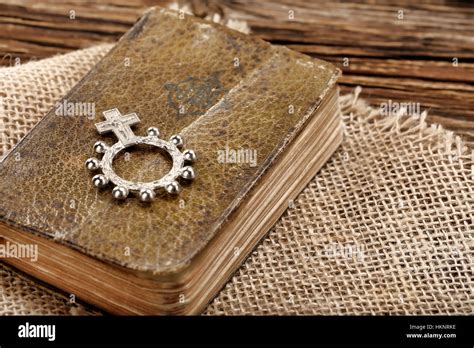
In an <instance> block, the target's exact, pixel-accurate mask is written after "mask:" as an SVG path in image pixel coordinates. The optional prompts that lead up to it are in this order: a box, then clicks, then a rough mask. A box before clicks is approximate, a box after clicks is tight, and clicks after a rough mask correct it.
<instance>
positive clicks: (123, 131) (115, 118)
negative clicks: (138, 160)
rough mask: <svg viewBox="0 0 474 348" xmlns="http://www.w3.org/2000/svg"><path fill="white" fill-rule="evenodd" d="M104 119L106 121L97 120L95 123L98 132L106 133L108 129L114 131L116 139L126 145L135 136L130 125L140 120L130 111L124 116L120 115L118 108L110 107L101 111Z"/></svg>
mask: <svg viewBox="0 0 474 348" xmlns="http://www.w3.org/2000/svg"><path fill="white" fill-rule="evenodd" d="M103 114H104V116H105V119H106V120H107V121H103V122H99V123H96V124H95V127H96V128H97V131H98V132H99V134H104V133H108V132H110V131H112V132H114V134H115V135H116V136H117V138H118V140H119V141H120V142H121V143H122V144H123V145H128V144H130V143H131V141H132V139H134V138H135V134H134V133H133V131H132V129H131V128H130V126H133V125H134V124H137V123H138V122H140V119H139V118H138V116H137V114H136V113H131V114H128V115H125V116H122V114H121V113H120V111H119V110H118V109H110V110H107V111H104V112H103Z"/></svg>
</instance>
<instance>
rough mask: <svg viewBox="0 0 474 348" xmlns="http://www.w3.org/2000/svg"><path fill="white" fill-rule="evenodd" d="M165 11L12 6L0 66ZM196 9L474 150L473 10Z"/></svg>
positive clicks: (114, 34)
mask: <svg viewBox="0 0 474 348" xmlns="http://www.w3.org/2000/svg"><path fill="white" fill-rule="evenodd" d="M166 3H167V1H165V0H163V1H158V2H156V1H149V0H135V1H127V0H105V1H83V0H66V1H53V0H42V1H39V2H38V1H33V0H7V1H4V2H3V3H2V4H0V28H1V30H0V65H9V64H11V62H12V61H13V60H12V58H15V57H20V58H21V59H22V61H27V60H28V59H31V58H35V59H39V58H43V57H48V56H51V55H53V54H56V53H63V52H68V51H71V50H75V49H78V48H82V47H87V46H91V45H93V44H96V43H99V42H113V41H115V40H117V39H118V38H119V37H120V36H121V35H122V34H123V33H124V32H125V31H126V30H128V28H129V27H130V26H131V25H132V24H133V23H134V22H135V20H136V19H137V17H138V16H139V15H140V14H141V13H142V12H143V11H144V10H145V9H146V8H147V7H148V6H150V5H152V4H160V5H166ZM191 8H192V10H193V11H194V12H195V13H196V14H197V15H199V16H202V17H203V16H206V15H207V14H209V13H219V14H221V15H222V16H224V17H232V18H236V19H242V20H246V21H247V22H248V24H249V26H250V27H251V29H252V35H255V36H258V37H260V38H263V39H265V40H269V41H271V42H273V43H276V44H284V45H287V46H289V47H290V48H292V49H295V50H297V51H300V52H303V53H306V54H309V55H311V56H314V57H318V58H321V59H325V60H328V61H331V62H333V63H335V64H336V65H337V66H339V67H340V68H341V69H342V70H343V72H344V75H343V76H342V78H341V89H342V90H343V91H349V90H351V89H352V88H354V86H356V85H361V86H362V87H363V88H364V89H363V95H362V96H363V97H364V98H367V99H368V100H369V102H371V103H373V104H374V105H375V106H376V105H380V103H383V102H387V100H389V99H392V100H394V101H399V102H417V103H420V104H421V107H422V108H426V109H428V110H429V119H428V120H429V121H432V122H437V123H441V124H443V125H444V126H445V127H447V128H448V129H452V130H455V131H456V132H457V133H459V134H462V135H463V137H464V138H465V139H466V140H467V141H468V142H469V144H470V145H472V146H474V107H473V106H474V24H473V23H474V4H473V3H471V2H469V1H465V2H463V1H457V2H446V1H442V0H440V1H437V0H433V1H431V0H430V1H426V0H425V1H418V2H413V1H408V0H397V1H392V0H386V1H374V0H359V1H357V2H353V1H342V2H333V1H325V0H321V1H311V2H309V1H304V0H278V1H250V0H237V1H235V0H230V1H212V0H207V1H206V0H203V1H193V2H192V4H191ZM72 10H73V11H75V14H76V18H75V19H71V18H70V11H72ZM291 15H293V17H291ZM2 58H3V59H2ZM347 59H348V60H347ZM345 62H346V63H347V62H348V63H349V64H348V65H347V64H344V63H345Z"/></svg>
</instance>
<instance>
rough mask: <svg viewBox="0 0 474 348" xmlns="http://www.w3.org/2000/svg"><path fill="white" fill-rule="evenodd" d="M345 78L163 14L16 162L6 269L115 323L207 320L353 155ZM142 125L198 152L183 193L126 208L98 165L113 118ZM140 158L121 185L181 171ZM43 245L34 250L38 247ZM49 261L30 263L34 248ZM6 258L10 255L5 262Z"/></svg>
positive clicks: (6, 215) (138, 29) (140, 30)
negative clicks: (261, 247) (344, 107)
mask: <svg viewBox="0 0 474 348" xmlns="http://www.w3.org/2000/svg"><path fill="white" fill-rule="evenodd" d="M338 75H339V71H338V70H337V69H336V68H335V67H333V66H332V65H331V64H329V63H326V62H323V61H320V60H316V59H312V58H310V57H307V56H305V55H302V54H299V53H296V52H293V51H291V50H289V49H287V48H285V47H280V46H272V45H270V44H269V43H266V42H264V41H261V40H259V39H255V38H252V37H249V36H246V35H244V34H241V33H238V32H235V31H232V30H230V29H228V28H225V27H222V26H219V25H217V24H213V23H208V22H206V21H203V20H200V19H197V18H194V17H189V16H184V17H183V16H181V15H180V14H178V13H176V12H173V11H168V10H163V9H159V8H153V9H151V10H149V11H147V12H146V13H145V14H144V15H143V16H142V18H141V19H140V20H139V21H138V22H137V23H136V24H135V26H134V27H133V28H132V29H131V30H130V31H129V32H128V33H127V34H126V35H124V36H123V37H122V38H121V40H120V41H119V42H118V44H117V45H116V46H115V47H114V48H113V49H112V51H111V52H110V53H109V54H108V55H107V56H106V57H105V58H104V59H103V60H102V61H101V62H100V63H99V64H97V65H96V66H95V67H94V68H93V69H92V70H91V71H90V72H89V74H88V75H87V76H86V77H85V78H84V79H83V80H82V81H81V82H80V83H79V84H78V85H77V86H76V87H75V88H73V90H72V91H71V92H70V93H69V94H68V95H67V96H66V97H65V98H64V99H63V100H62V101H61V102H60V103H58V105H57V106H56V107H55V108H54V109H53V110H51V111H50V112H49V113H48V115H46V116H45V118H44V119H43V120H42V121H41V122H40V123H39V124H38V125H37V126H36V127H35V128H34V129H33V130H32V131H31V132H30V133H29V134H28V135H27V136H26V137H25V138H24V139H23V140H22V141H21V142H20V143H19V144H18V145H17V146H16V147H15V148H14V149H13V150H12V151H11V152H10V153H9V154H8V156H6V157H5V159H4V160H3V162H2V163H1V168H0V177H1V182H0V242H1V246H2V247H3V250H4V251H5V250H17V252H18V253H19V254H18V255H13V254H10V255H6V258H5V259H4V260H5V261H6V262H8V263H10V264H11V265H13V266H15V267H16V268H18V269H20V270H22V271H24V272H26V273H27V274H30V275H31V276H34V277H36V278H38V279H40V280H41V281H43V282H45V283H47V284H50V285H51V286H54V287H56V288H59V289H61V290H62V291H64V292H65V293H70V294H74V295H75V296H76V297H77V298H79V299H81V300H83V301H85V302H88V303H90V304H93V305H95V306H98V307H100V308H103V309H105V310H106V311H108V312H111V313H116V314H193V313H199V312H200V311H202V309H203V308H204V307H205V305H206V304H207V303H208V302H209V301H210V300H211V299H212V297H213V296H215V294H216V293H217V292H218V290H219V289H220V288H221V287H222V286H223V285H224V284H225V282H226V281H227V280H228V278H229V277H230V276H231V274H232V272H234V271H235V270H236V269H237V268H238V267H239V265H240V264H241V262H242V261H243V260H244V258H245V257H246V256H247V255H248V254H249V252H250V251H251V250H252V248H254V247H255V245H256V244H257V242H258V241H259V240H260V239H261V238H262V237H263V236H264V235H265V233H266V232H267V231H268V230H269V229H270V228H271V227H272V225H273V224H274V223H275V222H276V221H277V220H278V218H279V217H280V216H281V214H282V213H283V211H284V210H285V209H287V207H288V204H289V202H290V201H291V200H292V199H294V198H295V197H296V195H297V194H298V193H299V192H300V191H301V190H302V189H303V188H304V186H305V185H306V184H307V183H308V182H309V180H310V179H311V178H312V177H313V176H314V175H315V174H316V173H317V172H318V170H319V169H320V168H321V166H322V165H323V164H324V163H325V161H326V160H327V159H328V158H329V157H330V156H331V154H332V153H333V152H334V150H335V149H336V148H337V146H338V145H339V144H340V142H341V138H342V130H341V119H340V112H339V107H338V102H337V96H338V91H337V85H336V80H337V77H338ZM114 108H117V109H118V110H119V111H120V112H121V113H122V115H126V114H131V113H136V115H138V117H139V118H140V122H139V123H138V124H136V125H134V126H133V127H132V129H133V132H134V133H135V134H142V135H143V134H146V130H147V128H148V127H152V126H154V127H158V128H159V129H160V132H161V137H162V138H163V139H168V138H169V137H170V136H171V135H172V134H179V135H181V136H182V137H183V138H184V141H185V144H184V145H185V148H191V149H193V150H194V151H195V153H196V154H197V157H198V159H197V162H196V163H194V165H193V166H194V170H195V173H196V178H195V179H194V181H193V182H192V183H191V184H185V183H184V182H183V183H182V191H181V193H180V194H179V195H169V194H167V193H166V192H156V194H157V197H156V199H155V201H153V202H150V203H144V202H141V201H140V200H139V199H138V198H137V197H135V196H131V197H129V198H128V199H126V200H124V201H117V200H116V199H114V198H113V196H112V194H111V189H112V186H110V185H109V186H107V187H105V188H103V189H101V190H98V189H97V188H96V187H94V186H93V185H92V182H91V177H92V175H91V174H90V173H89V171H88V170H87V169H86V168H85V166H84V162H85V160H86V159H87V158H89V157H92V156H94V152H93V150H92V146H93V144H94V143H95V142H96V141H97V140H103V141H105V142H107V143H108V144H109V145H111V144H113V143H115V142H116V140H117V139H116V138H115V137H114V135H113V134H105V135H99V134H98V133H97V130H96V127H95V124H96V123H98V122H101V121H103V120H104V115H103V112H104V111H106V110H110V109H114ZM170 167H171V164H170V159H169V158H168V157H167V156H166V154H165V153H162V152H161V151H160V150H159V149H158V150H157V149H156V148H152V147H149V146H142V145H137V146H134V147H132V148H130V149H126V151H123V153H120V155H119V156H118V157H117V158H116V160H115V161H114V169H115V171H116V173H117V174H118V175H119V176H121V177H123V178H125V179H128V180H136V181H142V182H148V181H152V180H156V179H157V178H159V177H162V176H163V175H164V174H166V173H167V171H168V170H170ZM29 247H31V248H29ZM36 247H37V251H38V253H37V255H36V257H34V255H33V256H32V255H26V254H22V255H20V251H21V250H23V251H28V250H36V249H35V248H36ZM4 256H5V255H4Z"/></svg>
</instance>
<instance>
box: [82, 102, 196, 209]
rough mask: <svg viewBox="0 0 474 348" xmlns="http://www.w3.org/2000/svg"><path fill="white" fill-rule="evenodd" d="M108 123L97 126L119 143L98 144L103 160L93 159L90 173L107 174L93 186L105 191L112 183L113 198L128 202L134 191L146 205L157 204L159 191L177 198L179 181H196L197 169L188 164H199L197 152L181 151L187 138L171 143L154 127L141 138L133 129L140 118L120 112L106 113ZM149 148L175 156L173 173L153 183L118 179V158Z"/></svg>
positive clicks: (175, 138)
mask: <svg viewBox="0 0 474 348" xmlns="http://www.w3.org/2000/svg"><path fill="white" fill-rule="evenodd" d="M103 114H104V116H105V118H106V121H103V122H99V123H96V124H95V126H96V128H97V131H98V132H99V133H100V134H103V133H106V132H114V134H115V135H116V136H117V138H118V141H117V142H116V143H115V144H113V145H112V146H108V145H107V144H105V143H104V142H102V141H98V142H96V143H95V144H94V150H95V151H96V152H97V153H100V154H103V155H104V156H103V157H102V160H101V161H99V160H98V159H97V158H89V159H88V160H87V161H86V167H87V169H89V170H93V171H95V170H102V173H103V174H97V175H94V177H93V178H92V183H93V184H94V185H95V186H97V187H104V186H106V185H107V184H108V183H109V182H112V183H114V184H115V185H116V186H115V187H114V189H113V190H112V195H113V196H114V198H116V199H125V198H127V197H128V195H129V193H130V191H135V192H138V195H139V198H140V199H141V200H142V201H144V202H149V201H151V200H153V199H154V198H155V196H156V194H155V190H158V189H161V188H164V189H165V190H166V191H167V192H168V193H170V194H176V193H178V192H179V190H180V186H179V183H178V181H177V179H178V177H181V178H183V179H186V180H192V179H194V169H193V168H192V167H191V166H189V165H187V166H185V162H188V163H192V162H194V161H195V160H196V154H195V153H194V151H193V150H185V151H184V152H181V150H180V149H179V148H181V147H182V146H183V138H181V136H179V135H172V136H171V137H170V140H169V141H165V140H163V139H160V131H159V130H158V128H156V127H150V128H148V130H147V135H146V136H137V135H135V134H134V133H133V131H132V129H131V128H130V126H132V125H134V124H137V123H138V122H140V119H139V118H138V116H137V114H135V113H131V114H128V115H125V116H122V114H121V113H120V111H119V110H118V109H116V108H115V109H111V110H107V111H104V112H103ZM137 144H146V145H151V146H156V147H158V148H160V149H162V150H164V151H166V152H168V154H169V155H170V156H171V159H172V161H173V166H172V168H171V170H170V171H169V172H168V174H166V175H165V176H163V177H162V178H161V179H158V180H154V181H149V182H135V181H129V180H125V179H123V178H121V177H120V176H118V175H117V174H116V173H115V171H114V169H113V168H112V163H113V160H114V158H115V156H116V155H117V154H118V153H119V152H120V151H122V150H123V149H126V148H128V147H130V146H133V145H137Z"/></svg>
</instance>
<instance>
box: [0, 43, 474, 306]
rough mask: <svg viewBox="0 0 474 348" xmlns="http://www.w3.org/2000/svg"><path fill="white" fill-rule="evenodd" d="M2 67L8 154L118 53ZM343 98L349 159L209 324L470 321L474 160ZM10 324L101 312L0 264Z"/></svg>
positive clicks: (430, 131)
mask: <svg viewBox="0 0 474 348" xmlns="http://www.w3.org/2000/svg"><path fill="white" fill-rule="evenodd" d="M110 47H111V45H101V46H97V47H92V48H89V49H85V50H81V51H77V52H73V53H70V54H66V55H63V56H57V57H53V58H49V59H45V60H42V61H37V62H31V63H27V64H24V65H20V66H17V67H9V68H0V98H1V100H0V135H1V138H0V149H1V151H2V153H3V154H5V153H6V152H7V151H8V150H10V149H11V148H12V146H13V145H14V144H15V143H17V142H18V141H19V140H20V139H21V138H22V137H23V136H24V135H25V134H26V133H27V132H28V131H29V130H30V129H31V127H32V126H33V125H35V124H36V123H37V122H38V121H39V120H40V119H41V117H42V116H44V115H45V114H46V112H47V111H48V110H49V109H50V108H51V107H53V106H54V104H55V102H56V101H58V100H59V99H60V98H61V97H62V96H64V95H65V93H66V92H67V91H68V90H69V89H70V88H71V87H72V86H73V85H74V84H75V83H76V82H78V81H79V79H80V78H81V77H83V76H84V75H85V73H86V72H87V71H88V70H89V69H90V68H91V67H92V66H93V65H94V64H95V63H96V62H97V61H98V60H99V59H100V58H101V57H102V56H103V55H104V54H105V53H106V52H107V51H108V50H109V49H110ZM359 93H360V89H356V90H355V91H354V93H353V94H350V95H345V96H342V97H341V99H340V102H341V105H342V110H343V113H344V116H343V118H344V127H345V138H344V142H343V144H342V145H341V147H340V148H339V150H338V151H337V152H336V153H335V154H334V155H333V156H332V158H331V159H330V160H329V162H328V163H327V164H326V165H325V166H324V167H323V169H322V170H321V171H320V173H319V174H318V175H317V176H316V177H315V178H313V180H312V181H311V182H310V184H309V185H308V186H307V187H306V188H305V190H304V191H303V192H302V193H301V194H300V195H299V197H298V198H297V199H296V200H295V201H294V202H290V204H289V208H288V210H287V211H286V212H285V213H284V215H283V216H282V217H281V219H280V220H279V221H278V223H277V224H276V225H275V226H274V227H273V228H272V230H271V231H270V233H269V234H268V235H267V236H266V237H265V238H264V240H263V242H261V243H260V244H259V245H258V247H257V248H256V249H255V250H254V251H253V252H252V254H251V255H250V256H249V258H248V259H247V260H246V261H245V262H244V264H243V265H242V267H241V268H240V269H239V270H238V271H237V272H236V273H235V274H234V276H233V277H232V279H231V280H230V281H229V282H228V283H227V285H226V286H225V288H224V289H223V290H222V291H221V292H220V293H219V294H218V296H217V297H216V298H215V299H214V300H213V301H212V303H210V304H209V306H208V308H207V310H206V311H205V313H206V314H388V313H389V314H472V313H473V308H474V301H473V294H472V290H473V281H472V280H473V271H472V266H473V264H472V256H473V249H472V237H473V226H474V191H473V183H474V152H471V150H469V149H467V148H466V147H465V146H464V145H463V143H462V141H461V139H460V138H459V137H457V136H455V135H453V133H452V132H449V131H446V130H444V129H442V128H441V127H439V126H429V125H427V124H426V122H425V116H426V114H422V115H414V116H413V115H412V116H406V115H403V114H402V113H399V114H397V115H391V116H381V115H380V113H379V111H378V110H377V109H371V108H370V107H368V106H367V105H366V103H365V102H364V101H363V100H361V99H360V98H359V97H358V96H359ZM0 276H1V278H0V295H1V296H0V314H3V315H12V314H81V313H82V314H84V313H93V310H91V309H89V308H87V306H86V305H83V304H74V303H70V301H69V297H68V296H67V295H65V294H61V293H59V292H56V291H54V290H49V289H47V288H46V287H44V286H43V285H40V284H37V283H36V282H35V281H33V280H31V279H28V278H27V277H25V276H23V275H20V274H18V273H17V272H16V271H14V270H12V269H11V268H10V267H8V266H6V265H4V264H1V263H0Z"/></svg>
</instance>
